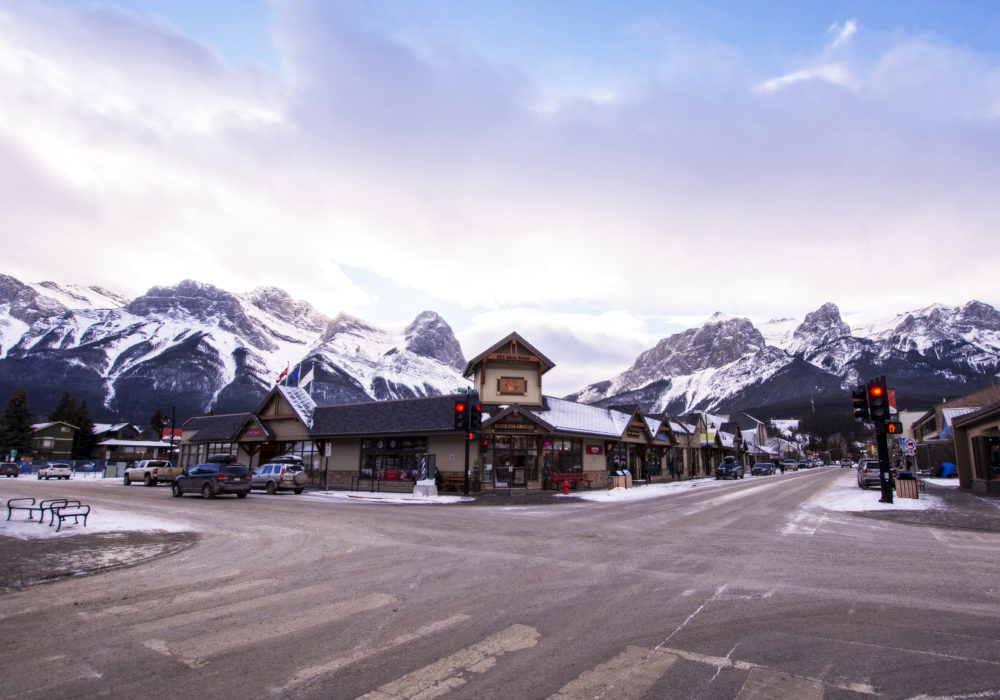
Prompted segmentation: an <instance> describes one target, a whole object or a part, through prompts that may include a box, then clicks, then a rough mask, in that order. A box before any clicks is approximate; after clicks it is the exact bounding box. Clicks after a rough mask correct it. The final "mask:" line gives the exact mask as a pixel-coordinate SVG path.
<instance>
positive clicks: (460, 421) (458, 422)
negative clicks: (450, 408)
mask: <svg viewBox="0 0 1000 700" xmlns="http://www.w3.org/2000/svg"><path fill="white" fill-rule="evenodd" d="M465 409H466V406H465V402H464V401H463V402H461V403H456V404H455V430H466V429H467V428H466V425H467V424H468V421H467V420H466V415H467V413H466V410H465Z"/></svg>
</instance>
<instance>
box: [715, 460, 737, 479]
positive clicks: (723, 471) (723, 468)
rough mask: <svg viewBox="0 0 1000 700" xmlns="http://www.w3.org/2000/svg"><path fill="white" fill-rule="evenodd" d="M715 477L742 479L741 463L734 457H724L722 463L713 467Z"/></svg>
mask: <svg viewBox="0 0 1000 700" xmlns="http://www.w3.org/2000/svg"><path fill="white" fill-rule="evenodd" d="M715 478H716V479H742V478H743V465H742V464H740V463H739V462H737V461H736V458H735V457H726V458H725V459H723V460H722V464H720V465H719V466H717V467H716V468H715Z"/></svg>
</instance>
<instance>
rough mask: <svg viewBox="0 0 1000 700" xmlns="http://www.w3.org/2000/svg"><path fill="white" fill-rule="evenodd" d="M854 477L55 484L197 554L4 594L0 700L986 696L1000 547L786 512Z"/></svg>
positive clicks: (997, 688)
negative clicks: (533, 489)
mask: <svg viewBox="0 0 1000 700" xmlns="http://www.w3.org/2000/svg"><path fill="white" fill-rule="evenodd" d="M853 477H854V475H853V474H852V473H849V472H847V471H843V470H835V469H825V470H813V471H809V472H800V473H794V474H788V475H785V476H783V477H774V478H771V477H761V478H754V479H751V478H747V479H745V480H742V481H736V482H726V483H724V484H716V483H708V482H706V484H705V488H695V489H692V490H691V491H689V492H685V493H680V494H675V495H672V496H670V497H668V498H663V499H655V500H649V501H638V502H629V503H620V502H619V503H610V504H595V503H586V502H569V503H565V502H564V503H562V504H560V505H526V506H511V507H499V506H498V507H464V506H426V505H425V506H419V507H417V506H391V505H385V504H365V503H339V502H319V501H317V500H314V499H310V498H308V497H302V496H295V495H292V494H279V495H277V496H266V495H258V494H256V493H255V494H254V495H252V496H251V497H250V498H248V499H245V500H237V499H235V498H232V497H230V498H224V499H216V500H214V501H204V500H201V499H198V498H193V497H185V498H183V499H174V498H171V496H170V493H169V490H168V489H167V488H166V487H159V488H157V489H147V488H142V487H131V488H128V489H126V488H124V487H122V488H121V489H118V488H111V487H109V486H108V485H106V484H99V483H94V484H87V483H79V484H73V488H74V490H75V492H77V493H81V494H84V495H85V497H86V499H87V500H88V502H90V503H92V504H93V505H94V507H95V509H97V508H101V507H106V508H119V509H120V508H137V509H142V510H144V511H147V512H149V513H150V514H152V515H157V516H160V517H170V518H173V519H176V520H181V521H183V522H186V523H189V524H190V525H191V527H192V528H194V529H195V530H196V531H197V532H198V533H199V537H198V538H197V540H196V541H194V543H193V544H191V543H190V542H185V543H184V544H186V545H190V546H185V547H183V548H179V549H178V551H174V552H173V553H169V552H167V553H163V554H161V555H160V556H157V557H156V558H154V559H152V560H150V561H147V562H143V563H139V564H136V565H133V566H129V567H124V568H114V569H110V570H107V571H105V572H103V573H100V574H97V575H92V576H86V577H80V578H69V579H64V580H60V581H56V582H53V583H46V584H43V585H35V586H27V587H21V588H17V589H16V590H14V589H7V592H6V593H4V594H3V595H0V640H2V642H0V697H5V698H7V697H17V698H32V697H46V698H48V697H91V696H99V695H110V696H112V697H136V698H138V697H142V698H177V697H192V698H196V697H205V698H207V697H213V698H218V697H241V698H256V697H316V698H357V697H365V698H377V699H388V698H432V697H441V696H447V697H449V698H797V699H799V698H861V697H876V696H877V697H892V698H897V697H898V698H912V697H920V696H931V697H935V696H938V697H998V696H1000V556H998V554H1000V534H998V533H995V532H985V531H972V530H964V529H954V528H944V527H932V526H918V525H912V524H905V523H896V522H890V521H887V520H878V519H872V518H865V517H859V516H855V515H851V514H845V513H835V512H829V511H825V510H823V509H821V508H819V507H817V506H815V505H809V504H808V503H807V502H808V501H810V499H812V498H813V497H814V496H817V495H821V494H822V493H823V491H824V490H825V489H826V488H827V487H828V485H829V484H830V483H831V482H832V481H833V480H836V479H851V478H853ZM41 486H42V484H39V485H38V486H34V485H31V484H30V483H26V484H19V485H18V486H17V488H18V489H20V490H23V491H25V492H26V495H32V494H31V493H30V492H29V491H30V489H32V488H38V487H41Z"/></svg>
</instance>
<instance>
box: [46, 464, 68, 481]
mask: <svg viewBox="0 0 1000 700" xmlns="http://www.w3.org/2000/svg"><path fill="white" fill-rule="evenodd" d="M72 473H73V470H72V469H71V468H70V466H69V465H68V464H65V463H63V462H50V463H49V464H46V465H45V466H44V467H42V468H40V469H39V470H38V478H39V479H45V480H46V481H48V480H49V479H68V478H69V477H70V475H71V474H72Z"/></svg>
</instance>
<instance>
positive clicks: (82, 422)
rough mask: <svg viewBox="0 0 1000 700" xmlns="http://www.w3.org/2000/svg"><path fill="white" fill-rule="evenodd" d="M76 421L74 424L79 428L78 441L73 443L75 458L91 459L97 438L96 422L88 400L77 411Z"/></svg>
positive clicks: (77, 432)
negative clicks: (91, 415)
mask: <svg viewBox="0 0 1000 700" xmlns="http://www.w3.org/2000/svg"><path fill="white" fill-rule="evenodd" d="M75 421H76V422H75V423H73V424H72V425H75V426H76V427H77V431H76V440H74V442H73V457H74V458H75V459H90V453H91V452H92V451H93V449H94V442H95V440H96V438H95V435H94V420H93V419H92V418H91V417H90V409H89V408H88V407H87V399H84V400H83V401H81V402H80V407H79V408H78V409H77V411H76V416H75Z"/></svg>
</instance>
